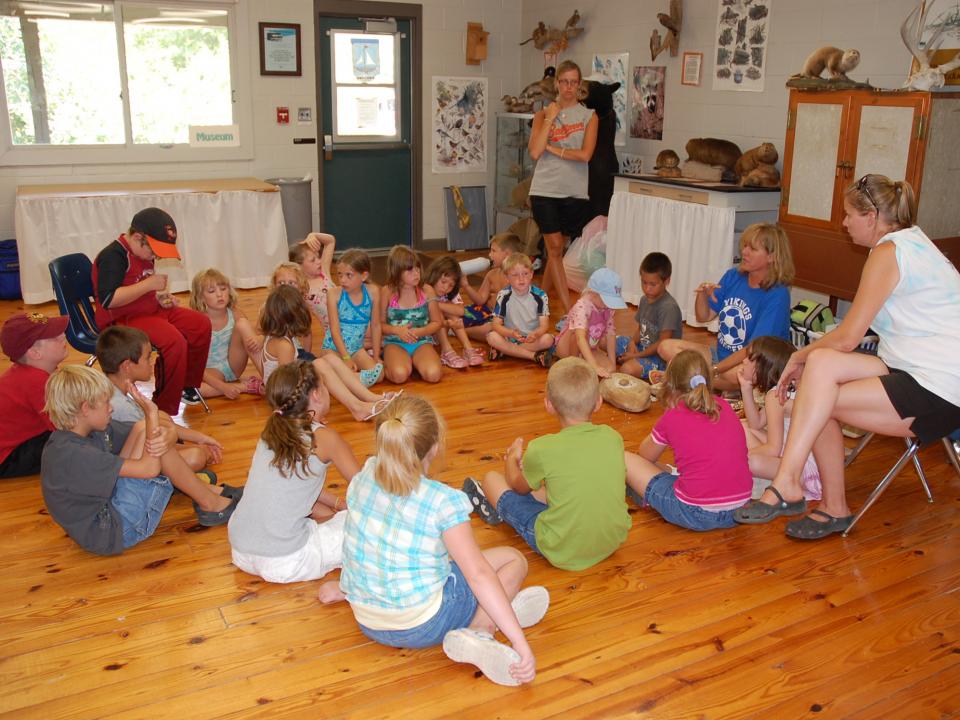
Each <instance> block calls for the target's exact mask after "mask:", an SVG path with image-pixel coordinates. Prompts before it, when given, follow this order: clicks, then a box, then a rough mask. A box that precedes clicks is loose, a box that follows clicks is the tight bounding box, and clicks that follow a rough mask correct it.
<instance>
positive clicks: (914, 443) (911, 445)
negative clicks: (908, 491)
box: [843, 438, 929, 537]
mask: <svg viewBox="0 0 960 720" xmlns="http://www.w3.org/2000/svg"><path fill="white" fill-rule="evenodd" d="M919 448H920V441H919V440H917V439H916V438H913V439H912V440H907V451H906V452H905V453H904V454H903V455H901V456H900V459H899V460H897V464H896V465H894V466H893V467H892V468H890V472H888V473H887V474H886V475H884V477H883V480H881V481H880V484H879V485H877V487H875V488H874V490H873V492H872V493H870V497H868V498H867V500H866V502H864V503H863V507H861V508H860V509H859V510H858V511H857V514H856V515H854V516H853V520H852V521H851V522H850V526H849V527H848V528H847V529H846V530H845V531H844V532H843V537H847V536H848V535H849V534H850V531H851V530H853V528H854V526H855V525H856V524H857V523H858V522H860V518H862V517H863V516H864V514H865V513H866V512H867V510H869V509H870V506H871V505H873V504H874V503H875V502H876V501H877V498H879V497H880V496H881V495H882V494H883V491H884V490H886V489H887V485H889V484H890V483H891V482H893V479H894V478H895V477H896V476H897V475H899V474H900V471H901V470H903V466H904V465H906V464H907V463H908V462H910V461H911V460H913V459H914V457H916V454H917V450H918V449H919ZM921 477H923V476H922V475H921ZM923 483H924V487H926V480H925V479H924V480H923ZM928 493H929V489H928Z"/></svg>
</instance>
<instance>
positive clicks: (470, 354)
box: [463, 348, 485, 367]
mask: <svg viewBox="0 0 960 720" xmlns="http://www.w3.org/2000/svg"><path fill="white" fill-rule="evenodd" d="M463 358H464V360H466V361H467V365H469V366H470V367H476V366H477V365H483V362H484V359H485V358H484V357H483V352H482V351H480V350H477V348H468V349H467V350H464V352H463Z"/></svg>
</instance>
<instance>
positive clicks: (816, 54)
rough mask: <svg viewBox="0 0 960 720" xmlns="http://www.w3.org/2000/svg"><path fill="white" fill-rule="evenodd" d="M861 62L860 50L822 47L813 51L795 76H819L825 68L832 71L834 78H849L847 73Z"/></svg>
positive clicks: (831, 74) (831, 75)
mask: <svg viewBox="0 0 960 720" xmlns="http://www.w3.org/2000/svg"><path fill="white" fill-rule="evenodd" d="M859 63H860V51H859V50H841V49H840V48H835V47H822V48H819V49H818V50H815V51H813V52H812V53H811V54H810V57H808V58H807V61H806V62H805V63H804V64H803V70H801V71H800V74H799V75H794V76H793V77H805V78H819V77H820V74H821V73H822V72H823V71H824V70H828V71H829V72H830V77H831V78H832V79H833V80H849V79H850V78H848V77H847V73H848V72H850V71H851V70H853V69H854V68H855V67H856V66H857V65H858V64H859Z"/></svg>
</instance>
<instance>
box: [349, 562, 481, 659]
mask: <svg viewBox="0 0 960 720" xmlns="http://www.w3.org/2000/svg"><path fill="white" fill-rule="evenodd" d="M476 614H477V598H475V597H474V595H473V591H472V590H471V589H470V586H469V585H468V584H467V579H466V578H465V577H464V576H463V573H462V572H461V571H460V568H458V567H457V564H456V563H455V562H452V563H450V575H449V576H448V577H447V582H446V583H444V585H443V600H441V602H440V609H439V610H437V614H436V615H434V616H433V617H432V618H430V619H429V620H427V621H426V622H425V623H421V624H420V625H417V626H416V627H413V628H408V629H406V630H371V629H370V628H368V627H364V626H363V625H360V631H361V632H362V633H363V634H364V635H366V636H367V637H368V638H370V639H371V640H373V641H374V642H378V643H380V644H381V645H389V646H390V647H398V648H425V647H433V646H434V645H439V644H441V643H442V642H443V636H444V635H446V634H447V633H448V632H450V631H451V630H459V629H460V628H465V627H467V626H468V625H469V624H470V622H471V621H472V620H473V616H474V615H476ZM358 624H359V623H358Z"/></svg>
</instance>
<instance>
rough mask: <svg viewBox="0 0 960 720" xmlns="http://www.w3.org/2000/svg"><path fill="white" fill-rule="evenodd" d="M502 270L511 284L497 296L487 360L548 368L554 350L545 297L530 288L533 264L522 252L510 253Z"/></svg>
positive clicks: (544, 294) (534, 288)
mask: <svg viewBox="0 0 960 720" xmlns="http://www.w3.org/2000/svg"><path fill="white" fill-rule="evenodd" d="M502 267H503V272H504V274H505V275H506V276H507V282H509V283H510V284H509V285H507V286H506V287H505V288H503V290H501V291H500V292H499V293H498V294H497V302H496V306H495V307H494V309H493V330H491V331H490V332H489V333H487V345H489V346H490V354H489V358H490V360H499V359H500V358H502V357H503V356H504V355H510V356H511V357H517V358H523V359H524V360H534V361H535V362H537V363H538V364H540V365H542V366H543V367H547V365H548V364H549V361H550V359H551V357H550V355H551V353H550V351H552V349H553V335H551V334H550V333H549V332H547V327H548V324H549V322H550V306H549V303H548V301H547V294H546V293H545V292H544V291H543V290H541V289H540V288H538V287H536V286H534V285H533V263H531V262H530V258H529V257H527V256H526V255H524V254H523V253H513V254H512V255H510V256H509V257H508V258H507V259H506V260H504V261H503V266H502Z"/></svg>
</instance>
